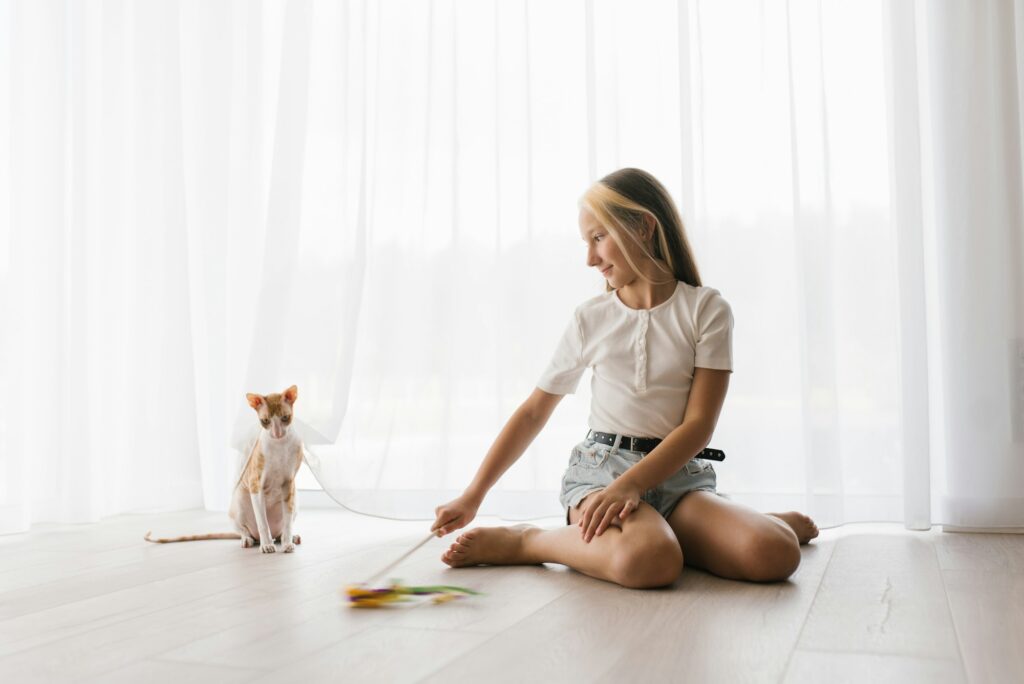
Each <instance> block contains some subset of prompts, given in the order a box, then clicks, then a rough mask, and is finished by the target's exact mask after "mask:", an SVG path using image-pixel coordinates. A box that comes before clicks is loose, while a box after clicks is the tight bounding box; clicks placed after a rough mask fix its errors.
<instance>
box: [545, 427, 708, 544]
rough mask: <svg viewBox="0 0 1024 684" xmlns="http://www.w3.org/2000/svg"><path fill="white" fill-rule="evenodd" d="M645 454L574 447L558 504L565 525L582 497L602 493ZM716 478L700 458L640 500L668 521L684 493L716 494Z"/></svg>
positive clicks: (586, 443) (587, 444)
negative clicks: (562, 508)
mask: <svg viewBox="0 0 1024 684" xmlns="http://www.w3.org/2000/svg"><path fill="white" fill-rule="evenodd" d="M645 455H646V454H644V452H642V451H631V450H630V449H623V448H622V447H615V448H613V447H610V446H608V445H607V444H601V443H600V442H596V441H594V440H592V439H589V438H588V439H585V440H583V441H582V442H580V443H579V444H577V445H576V446H575V447H574V448H573V450H572V455H571V456H570V457H569V467H568V468H566V469H565V475H563V476H562V492H561V494H559V496H558V500H559V501H560V502H561V503H562V506H563V507H564V508H565V509H566V510H565V520H566V524H568V522H569V509H570V508H574V507H576V506H577V505H579V503H580V501H582V500H583V498H584V497H585V496H587V495H588V494H591V493H592V492H595V491H597V490H599V489H604V488H605V487H607V486H608V485H610V484H611V482H612V480H614V479H615V478H617V477H618V476H620V475H622V474H623V473H624V472H626V470H627V469H629V468H630V466H632V465H634V464H636V463H639V462H640V459H642V458H643V457H644V456H645ZM717 483H718V476H717V475H715V469H714V467H713V466H712V465H711V463H710V462H709V461H706V460H704V459H701V458H694V459H690V460H689V461H688V462H687V463H686V465H685V466H683V467H682V468H680V469H679V471H678V472H676V473H675V474H674V475H672V476H671V477H669V478H668V479H667V480H665V481H664V482H662V483H661V484H659V485H658V486H657V487H654V488H653V489H648V490H647V491H646V492H644V493H643V494H642V495H641V496H640V500H641V501H646V502H647V503H649V504H650V505H651V506H653V507H654V509H655V510H656V511H658V513H661V515H662V516H663V517H665V518H668V516H669V515H671V514H672V511H673V510H674V509H675V507H676V504H678V503H679V500H680V499H682V498H683V495H684V494H686V493H687V492H692V491H694V490H696V489H700V490H703V491H706V492H715V491H716V486H717Z"/></svg>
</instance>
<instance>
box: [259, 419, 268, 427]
mask: <svg viewBox="0 0 1024 684" xmlns="http://www.w3.org/2000/svg"><path fill="white" fill-rule="evenodd" d="M260 422H261V423H263V427H267V426H268V425H270V421H269V420H267V419H266V418H261V419H260Z"/></svg>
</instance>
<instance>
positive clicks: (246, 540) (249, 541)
mask: <svg viewBox="0 0 1024 684" xmlns="http://www.w3.org/2000/svg"><path fill="white" fill-rule="evenodd" d="M254 546H256V540H255V539H253V538H252V537H242V548H243V549H251V548H252V547H254Z"/></svg>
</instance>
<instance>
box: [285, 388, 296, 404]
mask: <svg viewBox="0 0 1024 684" xmlns="http://www.w3.org/2000/svg"><path fill="white" fill-rule="evenodd" d="M298 398H299V388H298V387H296V386H295V385H292V386H291V387H289V388H288V389H286V390H285V391H284V400H285V401H287V402H288V403H289V404H294V403H295V400H296V399H298Z"/></svg>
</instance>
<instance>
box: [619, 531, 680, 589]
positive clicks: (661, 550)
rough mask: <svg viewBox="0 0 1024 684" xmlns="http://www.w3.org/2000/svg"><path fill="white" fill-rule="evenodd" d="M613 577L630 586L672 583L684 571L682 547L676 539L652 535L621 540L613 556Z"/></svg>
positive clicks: (658, 585)
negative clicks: (630, 541)
mask: <svg viewBox="0 0 1024 684" xmlns="http://www.w3.org/2000/svg"><path fill="white" fill-rule="evenodd" d="M611 570H612V576H613V578H614V580H615V582H616V583H617V584H621V585H622V586H624V587H629V588H630V589H651V588H654V587H663V586H666V585H669V584H672V582H674V581H675V580H676V578H677V577H679V573H680V572H682V570H683V550H682V549H681V548H680V546H679V544H678V542H676V541H675V539H667V538H655V539H647V540H644V541H642V542H639V543H638V542H632V543H624V544H623V545H622V547H621V548H619V549H617V550H616V551H615V553H614V554H613V557H612V568H611Z"/></svg>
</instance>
